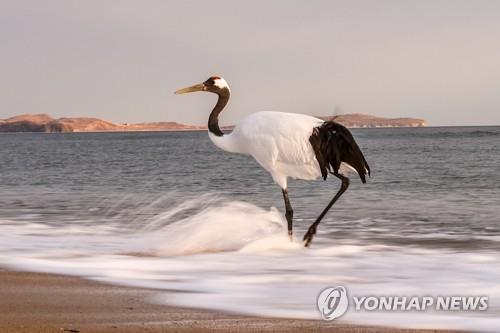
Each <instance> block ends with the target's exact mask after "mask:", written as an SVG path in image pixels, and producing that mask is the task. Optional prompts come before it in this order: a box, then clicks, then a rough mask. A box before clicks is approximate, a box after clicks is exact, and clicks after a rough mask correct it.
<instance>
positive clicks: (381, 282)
mask: <svg viewBox="0 0 500 333" xmlns="http://www.w3.org/2000/svg"><path fill="white" fill-rule="evenodd" d="M353 133H354V136H355V138H356V139H357V141H358V143H359V145H360V147H361V148H362V150H363V152H364V154H365V157H366V159H367V161H368V163H369V164H370V166H371V168H372V177H371V178H369V179H368V183H367V184H364V185H363V184H361V181H360V180H359V178H358V177H357V176H356V175H354V174H352V175H350V176H351V186H350V188H349V190H348V191H347V192H346V193H345V194H344V196H342V198H341V199H340V200H339V201H338V202H337V204H335V206H334V207H333V208H332V210H331V211H330V212H329V213H328V214H327V215H326V217H325V219H324V221H323V222H322V223H321V224H320V226H319V229H318V235H317V236H316V237H315V239H314V241H313V243H312V246H311V248H309V249H306V248H303V246H302V242H301V238H302V236H303V234H304V232H305V230H306V229H307V227H308V226H309V225H310V224H311V223H312V222H313V221H314V219H315V217H316V216H317V215H318V214H319V213H320V212H321V210H322V209H323V208H324V206H325V205H326V204H327V203H328V201H329V200H330V199H331V198H332V196H333V195H334V194H335V193H336V191H337V190H338V188H339V185H340V184H339V182H338V180H337V179H335V178H334V177H332V178H329V179H328V180H327V181H322V180H317V181H313V182H305V181H300V180H296V181H293V180H291V181H290V182H289V183H290V188H289V193H290V199H291V203H292V205H293V207H294V211H295V222H294V228H295V229H294V230H295V234H294V241H293V242H289V241H288V237H287V232H286V222H285V220H284V217H283V211H284V207H283V206H284V205H283V202H282V197H281V191H280V189H279V188H278V187H277V186H276V185H275V184H273V182H272V179H271V177H270V176H269V175H268V174H267V173H266V172H265V171H264V170H262V169H261V168H260V167H259V166H258V165H257V163H256V162H255V161H253V160H252V159H251V158H250V157H248V156H243V155H235V154H229V153H225V152H223V151H221V150H218V149H217V148H216V147H214V146H213V145H212V144H211V142H210V141H209V139H208V136H207V134H206V133H205V132H161V133H160V132H158V133H64V134H37V133H33V134H30V133H20V134H2V135H0V248H1V252H0V266H3V267H6V268H12V269H18V270H29V271H39V272H52V273H61V274H68V275H75V276H81V277H85V278H89V279H93V280H98V281H104V282H110V283H115V284H123V285H131V286H139V287H146V288H155V289H156V290H158V293H157V295H156V296H155V297H153V298H152V299H150V301H152V302H160V303H165V304H171V305H178V306H186V307H196V308H207V309H217V310H223V311H229V312H236V313H243V314H252V315H260V316H276V317H291V318H309V319H318V320H321V319H320V318H321V317H320V315H319V312H318V311H317V309H316V298H317V295H318V294H319V293H320V291H321V290H323V289H324V288H326V287H328V286H335V285H343V286H346V287H347V288H348V290H349V293H351V294H354V295H358V296H363V295H365V296H370V295H387V296H415V295H416V296H419V295H420V296H424V295H425V296H429V295H430V296H454V295H458V296H461V295H478V296H483V295H486V296H488V297H489V309H488V311H485V312H460V311H452V312H433V311H427V312H403V311H399V312H387V311H385V312H382V311H374V312H356V311H354V310H353V305H351V308H350V310H349V311H348V312H347V314H346V315H344V316H343V317H341V318H340V319H336V320H339V321H342V322H352V323H359V324H380V325H393V326H401V327H422V328H462V329H472V330H482V331H493V332H494V331H498V330H499V329H500V217H499V216H500V173H499V172H498V166H499V165H500V128H499V127H447V128H391V129H358V130H353ZM162 290H163V292H162ZM172 291H175V292H172Z"/></svg>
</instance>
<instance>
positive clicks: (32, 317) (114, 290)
mask: <svg viewBox="0 0 500 333" xmlns="http://www.w3.org/2000/svg"><path fill="white" fill-rule="evenodd" d="M157 292H158V291H157V290H149V289H141V288H134V287H124V286H116V285H110V284H105V283H100V282H94V281H90V280H86V279H84V278H80V277H69V276H64V275H56V274H47V273H31V272H20V271H12V270H3V269H0V332H3V333H11V332H12V333H14V332H16V333H17V332H34V331H36V332H41V333H44V332H71V333H79V332H117V333H120V332H139V331H144V332H145V331H147V332H167V331H168V332H220V331H224V332H313V331H314V332H338V333H355V332H356V333H375V332H383V333H425V332H441V333H445V332H457V331H447V330H433V329H398V328H387V327H374V326H360V325H353V324H346V323H340V322H326V321H321V320H304V319H286V318H266V317H255V316H245V315H238V314H228V313H224V312H220V311H210V310H199V309H191V308H181V307H175V306H168V305H160V304H154V303H150V302H148V299H149V298H150V297H152V296H154V295H155V294H156V293H157Z"/></svg>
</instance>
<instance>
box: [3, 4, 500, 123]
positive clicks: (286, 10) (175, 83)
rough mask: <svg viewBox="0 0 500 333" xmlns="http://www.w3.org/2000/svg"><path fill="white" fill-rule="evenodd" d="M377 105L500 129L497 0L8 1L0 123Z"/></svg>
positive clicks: (388, 111) (232, 119) (201, 119)
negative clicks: (218, 107) (199, 88)
mask: <svg viewBox="0 0 500 333" xmlns="http://www.w3.org/2000/svg"><path fill="white" fill-rule="evenodd" d="M211 75H219V76H222V77H224V78H225V79H226V80H227V81H228V83H229V85H230V86H231V89H232V96H231V101H230V103H229V106H228V108H227V110H225V112H224V113H223V115H222V117H221V122H222V124H234V123H236V122H237V121H238V119H240V118H241V117H243V116H245V115H247V114H250V113H252V112H256V111H262V110H276V111H284V112H298V113H305V114H310V115H318V116H325V115H333V114H335V113H339V112H341V113H354V112H359V113H367V114H373V115H378V116H385V117H416V118H424V119H426V120H427V121H428V124H429V125H434V126H441V125H500V1H495V0H492V1H480V0H479V1H473V0H470V1H460V0H453V1H451V0H450V1H443V0H435V1H418V0H414V1H405V0H394V1H385V0H378V1H368V0H367V1H356V0H353V1H319V0H311V1H305V0H304V1H295V0H282V1H277V0H251V1H250V0H247V1H237V0H229V1H221V0H210V1H207V0H205V1H188V0H181V1H179V0H177V1H169V0H162V1H160V0H141V1H139V0H134V1H129V0H86V1H76V0H59V1H55V0H44V1H39V0H36V1H35V0H33V1H25V0H0V119H1V118H7V117H10V116H13V115H16V114H21V113H49V114H51V115H52V116H54V117H63V116H69V117H72V116H86V117H98V118H102V119H106V120H110V121H113V122H117V123H124V122H128V123H133V122H145V121H178V122H183V123H188V124H197V125H198V124H205V123H206V121H207V118H208V115H209V113H210V111H211V109H212V107H213V105H214V103H215V101H216V96H215V95H211V94H207V93H196V94H189V95H174V94H173V92H174V91H175V90H176V89H178V88H182V87H185V86H187V85H191V84H195V83H199V82H202V81H204V80H205V79H207V78H208V77H209V76H211Z"/></svg>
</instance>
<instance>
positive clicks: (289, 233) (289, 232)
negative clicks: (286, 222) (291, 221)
mask: <svg viewBox="0 0 500 333" xmlns="http://www.w3.org/2000/svg"><path fill="white" fill-rule="evenodd" d="M288 239H289V240H290V242H293V232H292V231H291V230H289V231H288Z"/></svg>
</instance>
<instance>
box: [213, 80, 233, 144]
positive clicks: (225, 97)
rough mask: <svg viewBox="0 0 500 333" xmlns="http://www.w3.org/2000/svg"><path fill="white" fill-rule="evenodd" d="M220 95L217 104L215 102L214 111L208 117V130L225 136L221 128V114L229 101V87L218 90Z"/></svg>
mask: <svg viewBox="0 0 500 333" xmlns="http://www.w3.org/2000/svg"><path fill="white" fill-rule="evenodd" d="M217 95H219V99H218V100H217V104H215V107H214V109H213V110H212V113H210V117H208V130H209V131H210V132H211V133H212V134H214V135H217V136H223V135H224V133H222V131H221V130H220V128H219V114H220V113H221V112H222V110H223V109H224V107H225V106H226V104H227V102H228V101H229V95H230V92H229V89H227V88H224V89H222V90H220V91H218V92H217Z"/></svg>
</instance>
